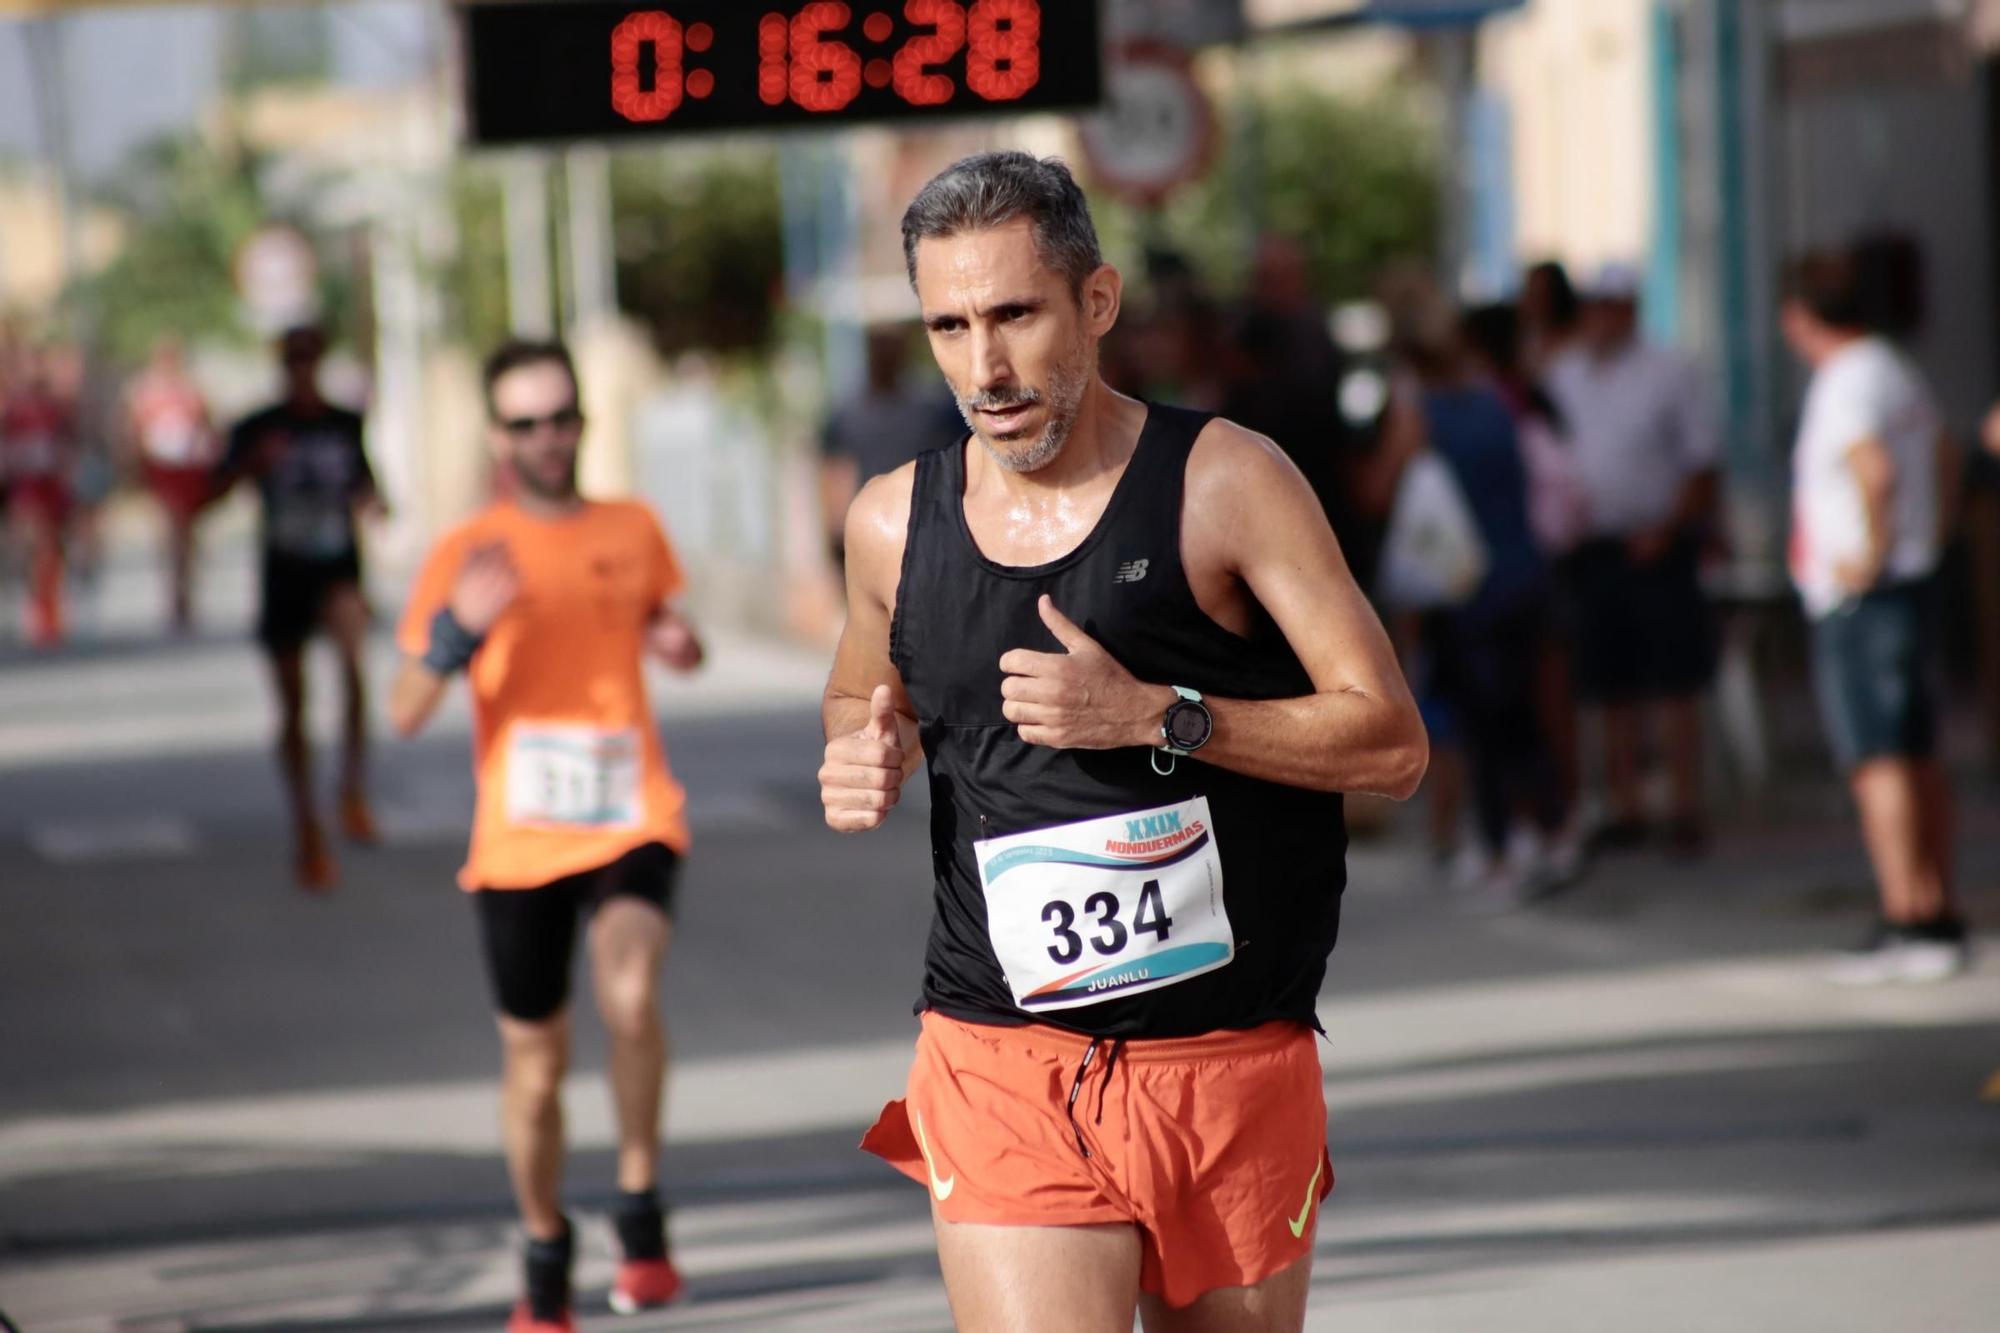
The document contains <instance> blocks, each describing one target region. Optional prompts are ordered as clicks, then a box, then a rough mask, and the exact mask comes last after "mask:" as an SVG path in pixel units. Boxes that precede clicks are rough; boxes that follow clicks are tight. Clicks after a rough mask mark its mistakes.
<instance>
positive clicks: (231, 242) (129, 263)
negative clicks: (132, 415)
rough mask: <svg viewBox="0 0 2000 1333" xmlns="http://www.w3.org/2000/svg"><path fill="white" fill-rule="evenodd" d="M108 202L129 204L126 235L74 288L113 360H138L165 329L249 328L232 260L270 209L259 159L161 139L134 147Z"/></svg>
mask: <svg viewBox="0 0 2000 1333" xmlns="http://www.w3.org/2000/svg"><path fill="white" fill-rule="evenodd" d="M103 202H105V203H107V204H109V205H111V206H112V207H114V208H116V209H117V210H118V211H119V212H121V213H122V214H124V216H125V218H126V225H127V227H128V231H127V233H126V237H125V244H124V246H123V247H122V249H121V250H120V251H119V253H118V255H117V257H116V258H115V259H113V260H112V262H111V263H110V265H109V266H107V267H106V268H105V269H103V270H102V271H100V272H98V273H96V274H93V275H91V276H90V277H88V278H86V279H84V280H83V281H82V282H81V284H80V289H79V290H77V291H76V292H74V293H73V297H74V298H75V303H77V304H80V306H81V307H82V308H83V309H87V310H89V311H90V312H91V322H92V324H93V325H94V328H95V332H96V337H97V341H98V343H99V345H100V346H101V347H102V348H103V349H104V351H105V352H106V353H107V354H109V356H110V357H111V358H112V359H113V360H114V361H116V362H119V363H123V364H127V365H131V364H136V363H137V362H138V361H140V360H142V359H143V358H144V357H145V355H146V352H147V350H148V349H149V348H150V347H151V346H152V344H153V342H154V341H155V340H156V339H158V338H159V337H161V336H163V335H166V334H173V335H176V336H178V337H180V338H182V339H185V340H187V341H190V342H195V341H211V340H220V341H229V340H236V341H241V340H242V339H244V338H245V337H246V336H247V335H246V332H245V330H244V329H243V327H242V325H241V323H240V321H239V320H238V317H237V300H236V283H235V279H234V278H233V276H232V275H231V270H230V265H231V263H232V261H233V259H234V257H235V254H236V248H237V247H238V246H239V245H241V244H242V243H243V240H244V238H246V237H247V236H249V234H250V233H251V231H252V230H254V229H255V228H256V227H257V225H258V224H259V223H262V222H264V221H266V220H267V219H268V217H269V214H268V213H267V211H266V208H265V205H264V201H263V198H262V195H261V194H260V192H259V190H258V188H257V164H256V163H255V162H254V161H252V160H250V159H248V158H245V157H242V156H239V155H235V154H225V153H220V152H217V151H215V150H214V149H212V148H211V147H209V145H207V144H206V143H204V142H203V141H202V140H200V139H198V138H194V137H186V138H172V139H162V140H159V141H157V142H155V143H153V144H150V145H148V146H146V147H144V148H142V149H140V150H138V151H136V152H135V153H134V154H133V157H132V162H131V165H130V166H129V167H128V168H127V170H126V171H125V172H124V173H123V174H122V176H121V178H120V180H119V182H118V184H117V186H116V187H115V188H113V189H112V190H110V191H108V192H107V197H106V198H105V199H104V200H103Z"/></svg>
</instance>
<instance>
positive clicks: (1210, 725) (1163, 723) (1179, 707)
mask: <svg viewBox="0 0 2000 1333" xmlns="http://www.w3.org/2000/svg"><path fill="white" fill-rule="evenodd" d="M1168 688H1170V689H1172V690H1173V692H1174V693H1175V694H1178V695H1179V696H1180V698H1178V699H1176V700H1174V701H1173V702H1172V703H1170V704H1168V705H1167V712H1166V716H1165V717H1163V718H1162V719H1161V720H1160V745H1159V748H1158V749H1156V750H1154V751H1153V771H1154V772H1155V773H1158V774H1159V775H1160V776H1161V777H1165V776H1166V775H1167V774H1169V773H1171V772H1173V771H1174V762H1175V761H1176V760H1178V759H1179V758H1180V757H1181V756H1182V755H1189V754H1193V753H1194V752H1195V751H1196V750H1199V749H1200V748H1201V747H1202V746H1204V745H1206V744H1208V740H1209V737H1211V736H1213V735H1214V734H1215V715H1214V714H1213V713H1211V712H1209V711H1208V705H1207V704H1205V703H1203V702H1202V701H1201V695H1200V694H1199V693H1197V692H1196V691H1194V690H1191V689H1189V688H1188V687H1187V686H1185V685H1173V686H1169V687H1168ZM1162 753H1164V754H1166V755H1167V756H1168V758H1167V765H1166V767H1165V768H1162V767H1160V755H1161V754H1162Z"/></svg>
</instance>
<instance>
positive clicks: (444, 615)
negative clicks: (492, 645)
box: [424, 606, 486, 676]
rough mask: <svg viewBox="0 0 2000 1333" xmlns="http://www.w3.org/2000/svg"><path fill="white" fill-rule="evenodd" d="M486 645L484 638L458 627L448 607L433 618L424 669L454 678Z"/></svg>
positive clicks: (460, 626) (461, 626)
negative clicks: (480, 646) (480, 647)
mask: <svg viewBox="0 0 2000 1333" xmlns="http://www.w3.org/2000/svg"><path fill="white" fill-rule="evenodd" d="M484 642H486V636H485V635H483V634H474V633H473V632H472V631H471V630H469V629H467V628H466V627H465V626H463V625H461V624H459V623H458V617H457V616H455V615H453V614H452V613H451V608H450V607H448V606H447V607H445V608H443V609H442V610H440V611H439V612H438V613H437V614H436V615H434V616H432V617H431V646H430V647H429V648H427V649H425V650H424V667H425V669H426V670H428V671H430V672H431V673H432V674H434V675H439V676H450V675H455V674H456V673H458V672H460V671H463V670H464V669H465V666H466V663H468V662H470V661H471V660H472V655H473V654H474V653H476V652H478V651H479V645H480V644H482V643H484Z"/></svg>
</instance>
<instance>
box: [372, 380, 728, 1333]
mask: <svg viewBox="0 0 2000 1333" xmlns="http://www.w3.org/2000/svg"><path fill="white" fill-rule="evenodd" d="M485 380H486V407H487V412H488V414H489V417H490V426H489V428H488V432H487V434H488V437H489V439H490V441H491V447H492V450H493V453H494V456H495V458H496V459H497V460H498V461H499V462H500V464H501V466H502V467H503V468H505V469H506V470H507V472H508V473H509V474H510V477H511V479H512V481H513V482H514V486H513V488H512V498H511V499H509V500H507V501H504V502H501V503H498V504H495V505H493V506H492V507H490V508H488V509H487V510H486V511H485V512H483V513H481V514H479V515H477V516H476V517H474V518H473V519H471V520H470V521H468V522H466V523H464V524H462V525H461V526H459V527H458V528H456V529H454V530H453V531H451V532H450V533H448V534H446V535H445V537H444V538H443V539H442V540H441V541H439V543H438V544H437V546H436V548H435V549H434V550H432V552H431V554H430V557H429V559H428V560H426V561H425V563H424V568H423V571H422V573H421V574H419V575H418V578H417V584H416V587H415V589H414V590H413V591H412V593H411V595H410V600H409V604H408V606H407V607H406V609H405V611H404V614H403V623H402V627H401V629H400V631H399V632H398V635H397V638H398V641H399V643H400V644H401V646H402V649H403V651H404V652H405V653H406V654H407V655H408V660H407V661H406V662H405V663H404V665H403V668H402V670H401V672H400V673H399V674H398V675H397V677H396V683H395V688H394V690H393V692H392V695H391V698H390V704H389V709H390V716H391V719H392V721H393V724H394V726H395V728H396V730H397V731H398V732H399V733H401V734H402V735H405V736H409V735H414V734H415V733H416V732H417V731H418V730H420V729H421V728H422V727H423V725H424V723H425V722H426V721H427V720H428V719H429V718H430V715H431V713H432V711H433V710H434V709H435V708H436V707H437V705H438V701H439V700H440V699H442V698H443V697H444V692H445V687H446V685H447V684H448V683H449V681H450V679H451V677H452V676H453V675H454V674H456V673H457V672H458V671H459V670H461V669H466V670H467V671H468V679H469V681H470V683H471V687H472V702H473V717H474V723H475V730H474V734H473V765H474V771H475V774H476V775H477V778H478V783H479V805H478V814H477V816H476V818H475V820H474V823H473V828H472V849H471V853H470V855H469V857H468V858H467V860H466V864H465V868H464V870H463V871H461V872H460V874H459V883H460V885H461V886H462V887H463V888H465V889H467V890H469V891H470V892H471V895H472V905H473V908H474V910H475V912H476V913H477V915H478V918H479V927H480V933H481V936H482V939H483V942H484V945H485V952H486V963H487V970H488V974H489V976H490V978H491V981H492V985H493V996H494V1001H495V1004H496V1006H497V1008H498V1010H499V1024H500V1045H501V1052H502V1075H501V1096H500V1107H501V1122H502V1128H503V1131H504V1137H505V1141H506V1151H507V1168H508V1172H509V1174H510V1175H511V1176H512V1178H513V1182H514V1196H515V1199H516V1201H517V1202H518V1203H519V1205H520V1209H521V1222H522V1225H523V1228H524V1229H525V1230H526V1232H527V1257H526V1270H527V1274H526V1276H527V1294H526V1297H525V1299H524V1300H523V1301H522V1302H521V1303H520V1305H519V1306H517V1307H516V1309H515V1311H514V1316H513V1320H512V1322H511V1323H510V1324H509V1325H508V1328H509V1330H510V1333H557V1331H558V1330H566V1329H568V1328H570V1327H571V1319H570V1291H569V1276H570V1261H571V1256H572V1251H573V1249H574V1240H573V1233H572V1231H571V1229H570V1224H569V1220H568V1219H567V1218H566V1217H564V1216H563V1212H562V1204H561V1200H560V1192H561V1182H562V1154H563V1134H562V1101H561V1089H562V1079H563V1074H564V1072H565V1070H566V1069H567V1068H568V1064H569V1030H570V1029H569V1011H568V1008H567V1004H568V998H569V973H570V955H571V953H572V952H573V946H574V944H575V940H576V933H577V923H578V919H579V918H580V917H584V916H588V918H589V922H590V924H589V930H588V934H587V948H588V950H589V954H590V965H591V980H592V989H593V990H594V991H595V993H596V996H597V1008H598V1013H599V1014H600V1015H601V1016H602V1017H603V1019H604V1025H605V1027H606V1029H608V1031H609V1033H610V1036H611V1070H610V1073H611V1091H612V1095H613V1098H614V1100H615V1102H616V1105H617V1110H618V1144H619V1147H618V1189H619V1191H620V1196H619V1203H618V1207H617V1211H616V1214H615V1216H614V1219H613V1220H614V1221H615V1223H616V1227H617V1233H618V1241H619V1246H620V1249H621V1251H622V1256H621V1263H620V1265H619V1268H618V1276H617V1281H616V1284H615V1285H614V1287H613V1288H612V1292H611V1304H612V1308H614V1309H616V1310H619V1311H621V1312H624V1313H630V1312H632V1311H634V1310H638V1309H642V1308H648V1307H652V1306H658V1305H664V1304H666V1303H668V1302H669V1301H671V1300H673V1299H674V1297H675V1296H677V1295H678V1294H679V1293H680V1289H681V1279H680V1275H679V1274H678V1273H677V1272H675V1270H674V1266H673V1264H672V1262H671V1261H670V1260H669V1259H668V1257H667V1247H666V1219H665V1217H664V1215H663V1214H662V1212H661V1208H660V1203H659V1199H658V1197H657V1195H656V1193H655V1184H656V1171H657V1168H658V1164H659V1153H660V1089H661V1084H662V1082H663V1080H664V1079H665V1076H666V1062H667V1038H666V1029H665V1026H664V1024H663V1023H662V1021H661V1016H660V995H659V978H660V967H661V964H662V962H663V961H664V960H665V958H666V953H667V941H668V937H669V935H670V933H671V932H670V928H669V922H668V913H669V912H670V911H671V910H672V906H673V889H674V881H675V878H676V874H677V871H678V869H679V866H680V858H681V857H682V856H683V855H684V854H685V853H686V851H687V847H688V830H687V821H686V818H685V807H686V804H687V797H686V793H685V792H683V791H682V789H681V787H680V785H679V784H678V783H676V782H675V781H674V779H673V776H672V774H670V773H669V772H668V770H667V761H666V754H665V752H664V751H663V750H662V749H661V747H660V738H659V735H658V733H657V732H656V730H655V729H654V726H653V715H652V711H651V709H650V708H649V707H648V705H647V702H646V681H645V676H644V673H643V671H642V664H643V660H644V658H645V656H646V655H647V654H648V653H650V654H652V655H653V656H654V657H657V658H658V659H660V660H661V661H662V662H664V663H666V664H667V665H668V666H670V667H673V668H674V669H675V670H678V671H692V670H694V669H695V668H696V667H697V666H699V665H700V664H701V660H702V648H701V641H700V639H698V638H697V637H696V635H695V632H694V628H693V627H692V626H691V625H690V624H689V623H688V620H687V618H686V617H685V616H684V615H682V614H681V613H680V612H679V611H678V610H676V609H675V606H674V599H675V598H676V597H677V596H679V594H680V592H681V589H682V586H683V584H684V580H683V578H682V575H681V568H680V564H679V562H678V561H677V560H676V559H675V556H674V552H673V548H672V547H671V546H669V545H668V544H667V538H666V534H665V533H663V532H662V531H661V530H660V525H659V523H658V521H657V520H655V519H654V517H653V515H652V512H651V511H650V510H648V509H647V508H646V507H645V506H644V505H641V504H635V503H631V502H627V501H616V502H604V501H592V500H586V499H584V498H583V497H582V496H581V495H579V494H578V493H577V488H576V456H577V447H578V444H579V442H580V441H581V438H582V435H583V424H584V422H583V412H582V410H581V408H580V407H579V404H578V393H577V383H576V372H575V370H574V368H573V367H572V365H571V362H570V356H569V353H568V351H567V350H566V349H565V348H563V347H562V345H561V344H559V343H526V342H512V343H508V344H507V345H505V346H503V347H501V348H500V349H499V350H498V351H496V352H495V353H494V354H493V355H492V357H491V358H489V359H488V361H487V363H486V375H485Z"/></svg>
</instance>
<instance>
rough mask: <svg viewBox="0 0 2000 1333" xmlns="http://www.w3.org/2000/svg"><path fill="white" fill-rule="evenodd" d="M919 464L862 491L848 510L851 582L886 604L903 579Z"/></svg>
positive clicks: (886, 475)
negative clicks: (904, 547) (904, 550)
mask: <svg viewBox="0 0 2000 1333" xmlns="http://www.w3.org/2000/svg"><path fill="white" fill-rule="evenodd" d="M916 485H917V465H916V464H915V463H913V462H912V463H905V464H903V465H902V466H901V467H899V468H897V469H896V470H895V471H893V472H884V473H883V474H882V475H881V476H879V477H875V478H874V479H872V480H871V481H869V483H868V484H867V485H865V486H863V487H862V488H861V493H860V494H859V495H857V496H855V497H854V503H853V504H852V505H851V506H849V507H848V510H847V542H846V546H847V566H848V574H849V579H850V581H853V582H856V583H858V585H859V586H862V587H866V588H868V589H870V590H871V591H873V592H874V593H875V594H876V595H877V596H879V597H880V598H881V599H882V601H883V602H884V603H888V602H892V601H894V600H895V591H896V584H897V582H898V581H899V580H900V579H901V577H902V566H903V546H904V543H905V542H906V541H907V540H908V536H909V530H910V506H911V504H912V503H913V497H914V495H915V493H916Z"/></svg>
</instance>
